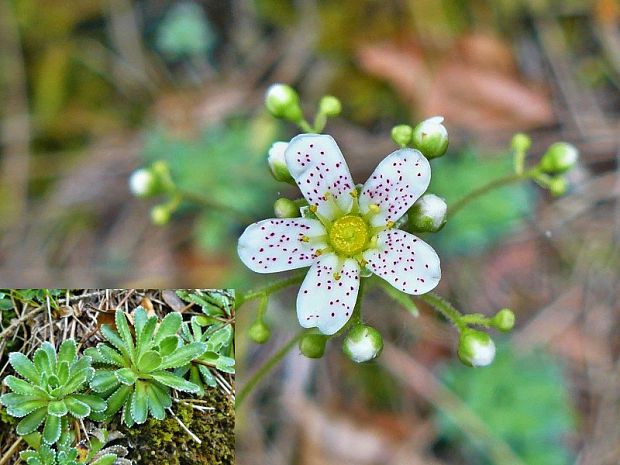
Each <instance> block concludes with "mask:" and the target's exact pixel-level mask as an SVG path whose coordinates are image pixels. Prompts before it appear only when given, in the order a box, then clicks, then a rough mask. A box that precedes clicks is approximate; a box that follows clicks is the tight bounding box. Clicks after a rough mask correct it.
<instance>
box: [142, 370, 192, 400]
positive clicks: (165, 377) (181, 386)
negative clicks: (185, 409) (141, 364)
mask: <svg viewBox="0 0 620 465" xmlns="http://www.w3.org/2000/svg"><path fill="white" fill-rule="evenodd" d="M151 375H152V376H153V378H154V379H156V380H157V381H159V382H160V383H162V384H164V385H166V386H169V387H171V388H172V389H176V390H177V391H183V392H189V393H193V394H195V393H197V392H198V391H199V390H200V388H199V387H198V386H196V385H195V384H194V383H190V382H189V381H187V380H184V379H183V378H181V377H179V376H176V375H174V374H172V373H169V372H167V371H156V372H154V373H152V374H151Z"/></svg>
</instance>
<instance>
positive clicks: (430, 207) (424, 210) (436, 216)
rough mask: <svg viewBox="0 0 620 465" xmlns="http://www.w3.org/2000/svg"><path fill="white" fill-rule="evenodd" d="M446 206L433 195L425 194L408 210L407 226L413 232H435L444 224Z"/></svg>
mask: <svg viewBox="0 0 620 465" xmlns="http://www.w3.org/2000/svg"><path fill="white" fill-rule="evenodd" d="M447 213H448V205H447V204H446V202H445V200H444V199H442V198H441V197H439V196H437V195H435V194H425V195H423V196H422V197H420V198H419V199H418V201H417V202H416V203H414V204H413V207H411V208H410V209H409V226H410V227H411V230H412V231H415V232H437V231H439V230H440V229H441V228H443V226H444V224H446V220H447V216H448V215H447Z"/></svg>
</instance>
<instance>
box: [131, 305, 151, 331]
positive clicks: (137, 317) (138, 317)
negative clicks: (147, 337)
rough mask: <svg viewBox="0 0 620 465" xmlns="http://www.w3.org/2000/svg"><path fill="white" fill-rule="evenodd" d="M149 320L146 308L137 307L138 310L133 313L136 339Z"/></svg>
mask: <svg viewBox="0 0 620 465" xmlns="http://www.w3.org/2000/svg"><path fill="white" fill-rule="evenodd" d="M147 320H148V316H147V314H146V310H145V309H144V307H142V306H140V307H136V309H135V310H134V311H133V326H134V329H135V333H136V339H137V338H138V335H139V334H140V333H141V332H142V330H143V329H144V325H145V324H146V322H147Z"/></svg>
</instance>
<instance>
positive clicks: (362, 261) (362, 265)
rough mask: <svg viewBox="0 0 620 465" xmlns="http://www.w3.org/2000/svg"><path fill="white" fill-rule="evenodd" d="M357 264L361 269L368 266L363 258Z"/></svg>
mask: <svg viewBox="0 0 620 465" xmlns="http://www.w3.org/2000/svg"><path fill="white" fill-rule="evenodd" d="M359 264H360V266H361V267H362V268H364V267H365V266H366V265H368V261H367V260H366V259H365V258H360V261H359Z"/></svg>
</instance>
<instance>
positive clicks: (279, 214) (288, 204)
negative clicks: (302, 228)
mask: <svg viewBox="0 0 620 465" xmlns="http://www.w3.org/2000/svg"><path fill="white" fill-rule="evenodd" d="M273 211H274V213H275V214H276V218H298V217H299V216H301V213H299V207H298V206H297V205H295V202H293V201H292V200H291V199H287V198H286V197H280V198H279V199H278V200H276V201H275V203H274V204H273Z"/></svg>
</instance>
